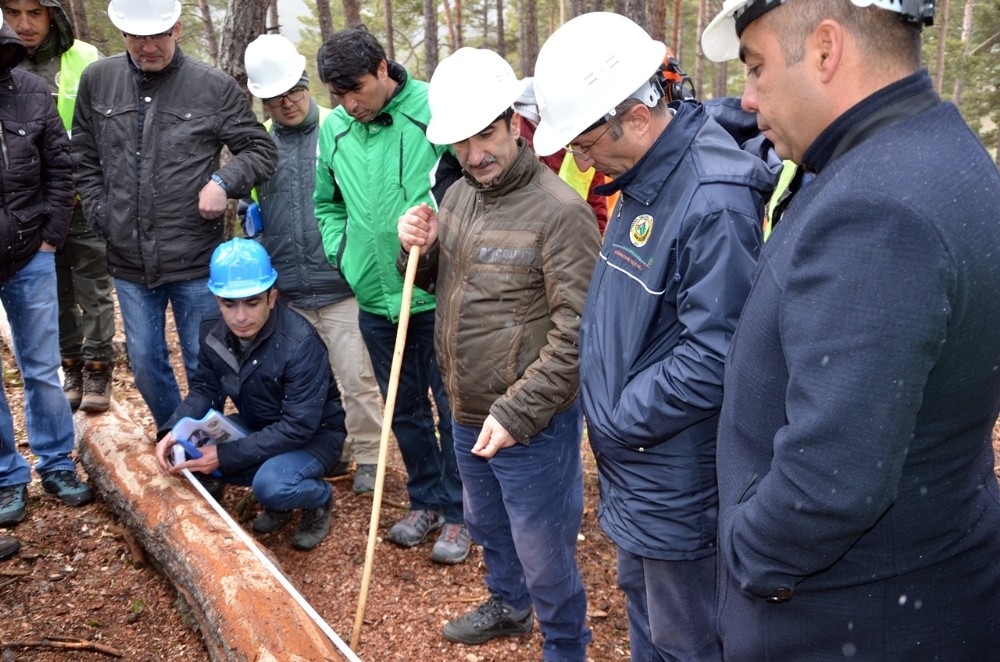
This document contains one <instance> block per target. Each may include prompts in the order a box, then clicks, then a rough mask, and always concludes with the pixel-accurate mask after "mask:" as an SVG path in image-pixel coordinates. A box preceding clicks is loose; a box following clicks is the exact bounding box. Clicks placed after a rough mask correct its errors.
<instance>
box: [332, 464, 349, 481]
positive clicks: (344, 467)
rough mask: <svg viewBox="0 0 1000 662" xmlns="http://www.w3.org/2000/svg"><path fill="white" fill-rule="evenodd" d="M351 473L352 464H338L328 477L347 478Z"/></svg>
mask: <svg viewBox="0 0 1000 662" xmlns="http://www.w3.org/2000/svg"><path fill="white" fill-rule="evenodd" d="M349 473H351V463H350V462H338V463H337V464H335V465H334V467H333V469H330V471H329V472H328V473H327V474H326V475H327V476H329V477H331V478H336V477H337V476H346V475H347V474H349Z"/></svg>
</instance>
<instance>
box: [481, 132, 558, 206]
mask: <svg viewBox="0 0 1000 662" xmlns="http://www.w3.org/2000/svg"><path fill="white" fill-rule="evenodd" d="M536 165H540V162H539V161H538V158H537V157H536V156H535V151H534V150H533V149H531V147H530V146H529V145H528V141H526V140H525V139H524V138H518V139H517V156H515V157H514V160H513V162H512V163H511V164H510V165H509V166H508V167H507V169H506V170H504V171H503V172H502V173H500V176H499V177H498V178H497V179H496V183H495V184H493V185H492V186H484V185H482V184H480V183H479V182H478V181H476V178H475V177H473V176H472V175H470V174H469V173H467V172H465V170H462V177H464V178H465V183H466V184H468V185H469V186H471V187H472V188H474V189H475V190H476V191H477V192H479V193H482V194H483V195H485V196H486V197H487V198H496V197H499V196H501V195H506V194H507V193H510V192H511V191H514V190H517V189H519V188H521V187H522V186H524V185H525V184H527V183H528V180H530V179H531V177H532V176H533V174H534V172H535V166H536Z"/></svg>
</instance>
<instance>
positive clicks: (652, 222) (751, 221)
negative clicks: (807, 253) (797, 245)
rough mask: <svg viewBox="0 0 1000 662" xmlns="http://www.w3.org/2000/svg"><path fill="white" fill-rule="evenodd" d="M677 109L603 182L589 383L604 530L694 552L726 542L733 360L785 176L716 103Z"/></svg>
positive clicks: (657, 548) (636, 548) (587, 342)
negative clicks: (727, 381) (722, 446)
mask: <svg viewBox="0 0 1000 662" xmlns="http://www.w3.org/2000/svg"><path fill="white" fill-rule="evenodd" d="M675 107H676V115H675V116H674V117H673V119H672V120H671V121H670V123H669V124H668V125H667V128H666V130H665V131H664V132H663V134H662V135H661V136H660V137H659V139H658V140H657V141H656V143H654V144H653V146H652V147H651V148H650V150H649V151H648V152H647V153H646V155H645V156H644V157H643V158H642V159H641V160H640V161H639V162H638V163H637V164H636V165H635V166H634V167H633V168H632V169H630V170H629V171H628V172H626V173H624V174H623V175H622V176H621V177H619V178H618V179H616V180H615V181H614V182H613V183H612V184H610V185H608V186H607V187H603V188H602V189H601V190H599V192H600V193H602V194H607V193H608V192H610V191H611V190H615V189H617V190H620V191H621V195H620V197H619V202H618V205H617V208H616V210H615V211H614V213H613V216H612V218H610V219H609V222H608V228H607V232H606V235H605V239H604V245H603V247H602V249H601V253H600V256H599V258H598V260H597V266H596V268H595V270H594V275H593V278H592V279H591V284H590V290H589V293H588V296H587V301H586V304H585V307H584V314H583V320H582V323H581V328H580V381H581V393H582V402H583V408H584V412H585V414H586V418H587V429H588V435H589V438H590V444H591V447H592V448H593V451H594V455H595V457H596V458H597V466H598V470H599V476H600V488H601V500H600V505H599V517H600V521H601V526H602V527H603V528H604V530H605V532H606V533H607V534H608V535H609V536H610V537H611V539H612V540H613V541H614V542H615V543H616V544H617V545H618V546H620V547H622V548H624V549H626V550H628V551H629V552H632V553H634V554H638V555H640V556H644V557H647V558H655V559H664V560H693V559H698V558H704V557H706V556H708V555H710V554H712V553H714V551H715V540H716V508H717V491H716V485H715V431H716V426H717V423H718V412H719V407H720V406H721V404H722V368H723V360H724V358H725V355H726V351H727V349H728V347H729V340H730V337H731V336H732V333H733V330H734V329H735V328H736V321H737V319H738V317H739V314H740V310H741V309H742V307H743V302H744V300H745V299H746V295H747V292H748V291H749V289H750V277H751V275H752V273H753V270H754V266H755V264H756V260H757V254H758V251H759V250H760V245H761V229H760V224H761V219H762V218H763V204H764V200H765V199H766V195H767V194H768V193H769V192H770V190H771V189H772V188H773V182H774V180H775V178H776V177H775V175H774V172H773V171H772V170H771V169H769V168H768V166H767V165H766V164H765V163H764V162H763V161H762V160H760V159H759V158H758V157H756V156H754V155H752V154H750V153H748V152H745V151H742V150H741V149H740V148H739V146H738V145H737V144H736V142H735V141H734V139H733V138H732V137H731V136H730V135H729V133H727V131H726V130H725V129H723V127H722V126H720V125H719V124H718V123H717V122H716V120H714V119H712V118H711V117H709V114H708V112H707V111H706V110H705V108H704V106H701V105H699V104H697V103H694V102H691V103H683V104H679V105H676V106H675ZM750 119H751V120H752V118H750ZM773 166H774V168H775V169H777V168H778V167H779V164H778V160H777V157H774V162H773Z"/></svg>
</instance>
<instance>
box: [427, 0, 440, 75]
mask: <svg viewBox="0 0 1000 662" xmlns="http://www.w3.org/2000/svg"><path fill="white" fill-rule="evenodd" d="M437 63H438V21H437V3H436V2H435V1H434V0H424V71H425V72H426V78H425V80H430V79H431V74H433V73H434V70H435V69H436V68H437Z"/></svg>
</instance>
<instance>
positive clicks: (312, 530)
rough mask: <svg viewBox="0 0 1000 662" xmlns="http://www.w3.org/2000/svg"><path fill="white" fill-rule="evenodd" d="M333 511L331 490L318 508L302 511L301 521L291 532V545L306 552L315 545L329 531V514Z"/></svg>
mask: <svg viewBox="0 0 1000 662" xmlns="http://www.w3.org/2000/svg"><path fill="white" fill-rule="evenodd" d="M331 513H333V492H331V493H330V498H329V499H328V500H327V502H326V503H325V504H324V505H322V506H320V507H319V508H312V509H309V510H303V511H302V522H301V523H300V524H299V528H297V529H295V533H293V534H292V547H294V548H295V549H299V550H302V551H303V552H308V551H309V550H310V549H313V548H314V547H316V545H318V544H320V543H321V542H322V541H323V538H326V534H328V533H330V514H331Z"/></svg>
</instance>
